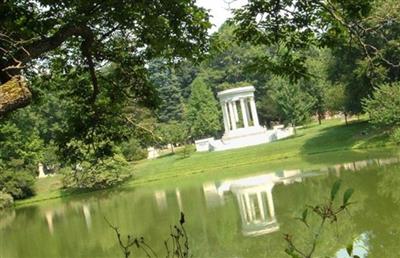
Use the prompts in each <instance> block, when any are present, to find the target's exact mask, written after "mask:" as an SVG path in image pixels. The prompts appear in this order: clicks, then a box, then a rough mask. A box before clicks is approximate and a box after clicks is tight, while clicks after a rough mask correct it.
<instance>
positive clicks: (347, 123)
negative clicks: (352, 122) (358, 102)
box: [344, 112, 349, 125]
mask: <svg viewBox="0 0 400 258" xmlns="http://www.w3.org/2000/svg"><path fill="white" fill-rule="evenodd" d="M344 121H345V122H346V125H349V122H348V121H347V112H344Z"/></svg>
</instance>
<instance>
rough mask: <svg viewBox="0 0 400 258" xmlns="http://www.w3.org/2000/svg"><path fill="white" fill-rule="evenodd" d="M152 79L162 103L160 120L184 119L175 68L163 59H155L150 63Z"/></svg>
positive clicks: (159, 108)
mask: <svg viewBox="0 0 400 258" xmlns="http://www.w3.org/2000/svg"><path fill="white" fill-rule="evenodd" d="M149 72H150V81H151V83H152V84H153V85H154V86H155V87H156V90H157V93H158V97H159V99H160V104H159V106H158V108H157V111H156V113H157V118H158V120H159V121H160V122H169V121H179V120H181V119H182V114H183V103H182V95H181V91H180V89H179V84H178V79H177V77H176V74H175V71H174V69H173V68H172V67H171V66H170V65H168V64H167V63H166V62H165V61H164V60H162V59H155V60H153V61H152V62H151V63H150V64H149Z"/></svg>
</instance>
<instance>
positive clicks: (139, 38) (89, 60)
mask: <svg viewBox="0 0 400 258" xmlns="http://www.w3.org/2000/svg"><path fill="white" fill-rule="evenodd" d="M209 27H210V24H209V22H208V14H207V13H206V12H205V10H204V9H202V8H200V7H197V6H196V5H195V1H194V0H184V1H182V0H179V1H178V0H172V1H153V0H150V1H149V0H141V1H130V0H111V1H101V0H95V1H84V0H72V1H52V0H50V1H48V0H38V1H33V0H22V1H16V0H9V1H2V2H1V3H0V52H1V57H2V58H1V59H0V83H5V82H6V81H8V80H9V79H10V78H11V77H12V76H14V75H19V74H21V73H23V71H27V70H32V69H37V68H39V67H40V66H41V64H43V63H44V62H46V60H48V58H49V56H50V55H51V54H53V52H54V51H55V50H59V51H60V50H61V51H63V55H64V58H66V59H68V60H71V62H69V63H70V64H73V65H78V66H82V67H84V68H85V70H86V71H87V72H88V73H89V75H90V81H91V84H92V86H93V89H92V97H91V99H89V101H91V102H95V99H96V98H97V95H98V94H99V92H100V91H101V85H99V82H98V79H97V70H98V69H99V68H100V67H101V66H103V65H104V64H105V63H107V62H114V63H118V64H121V65H123V66H128V67H129V66H133V65H138V64H143V62H144V61H145V60H148V59H150V58H153V57H156V56H160V55H162V56H167V57H174V58H175V59H176V58H185V57H190V58H194V59H196V58H198V57H199V54H201V53H202V52H203V51H204V50H206V45H207V44H206V42H207V29H208V28H209ZM35 60H39V62H36V63H35V62H34V61H35ZM1 90H3V89H2V87H0V94H1ZM24 104H26V103H24ZM13 109H15V108H12V110H13Z"/></svg>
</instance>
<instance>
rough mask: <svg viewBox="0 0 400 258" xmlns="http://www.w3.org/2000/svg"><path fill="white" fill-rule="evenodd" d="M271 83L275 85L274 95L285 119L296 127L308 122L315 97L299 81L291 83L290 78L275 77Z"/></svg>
mask: <svg viewBox="0 0 400 258" xmlns="http://www.w3.org/2000/svg"><path fill="white" fill-rule="evenodd" d="M270 83H273V84H274V86H275V88H274V95H273V97H274V99H275V101H276V102H277V104H278V106H279V109H280V110H281V112H282V114H283V115H284V119H285V121H286V122H287V123H291V124H292V126H294V127H295V126H298V125H301V124H303V123H305V122H307V120H308V119H309V118H310V111H311V110H312V108H313V106H314V105H315V99H314V98H313V97H312V96H311V95H310V94H308V93H307V92H305V91H303V90H302V89H301V87H300V84H299V83H293V84H290V83H289V81H288V80H285V79H284V78H280V77H275V78H274V79H273V80H271V82H270Z"/></svg>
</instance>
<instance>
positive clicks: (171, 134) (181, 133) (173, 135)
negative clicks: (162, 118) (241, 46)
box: [158, 121, 188, 153]
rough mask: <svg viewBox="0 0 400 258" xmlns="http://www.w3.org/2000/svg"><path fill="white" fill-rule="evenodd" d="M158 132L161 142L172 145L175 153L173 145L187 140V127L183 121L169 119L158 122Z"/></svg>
mask: <svg viewBox="0 0 400 258" xmlns="http://www.w3.org/2000/svg"><path fill="white" fill-rule="evenodd" d="M158 134H159V135H160V138H161V142H162V143H163V144H165V145H167V144H171V145H172V152H173V153H175V149H174V145H177V144H185V143H186V141H187V140H188V128H187V125H186V124H185V123H184V122H176V121H171V122H169V123H163V124H160V125H159V128H158Z"/></svg>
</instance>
